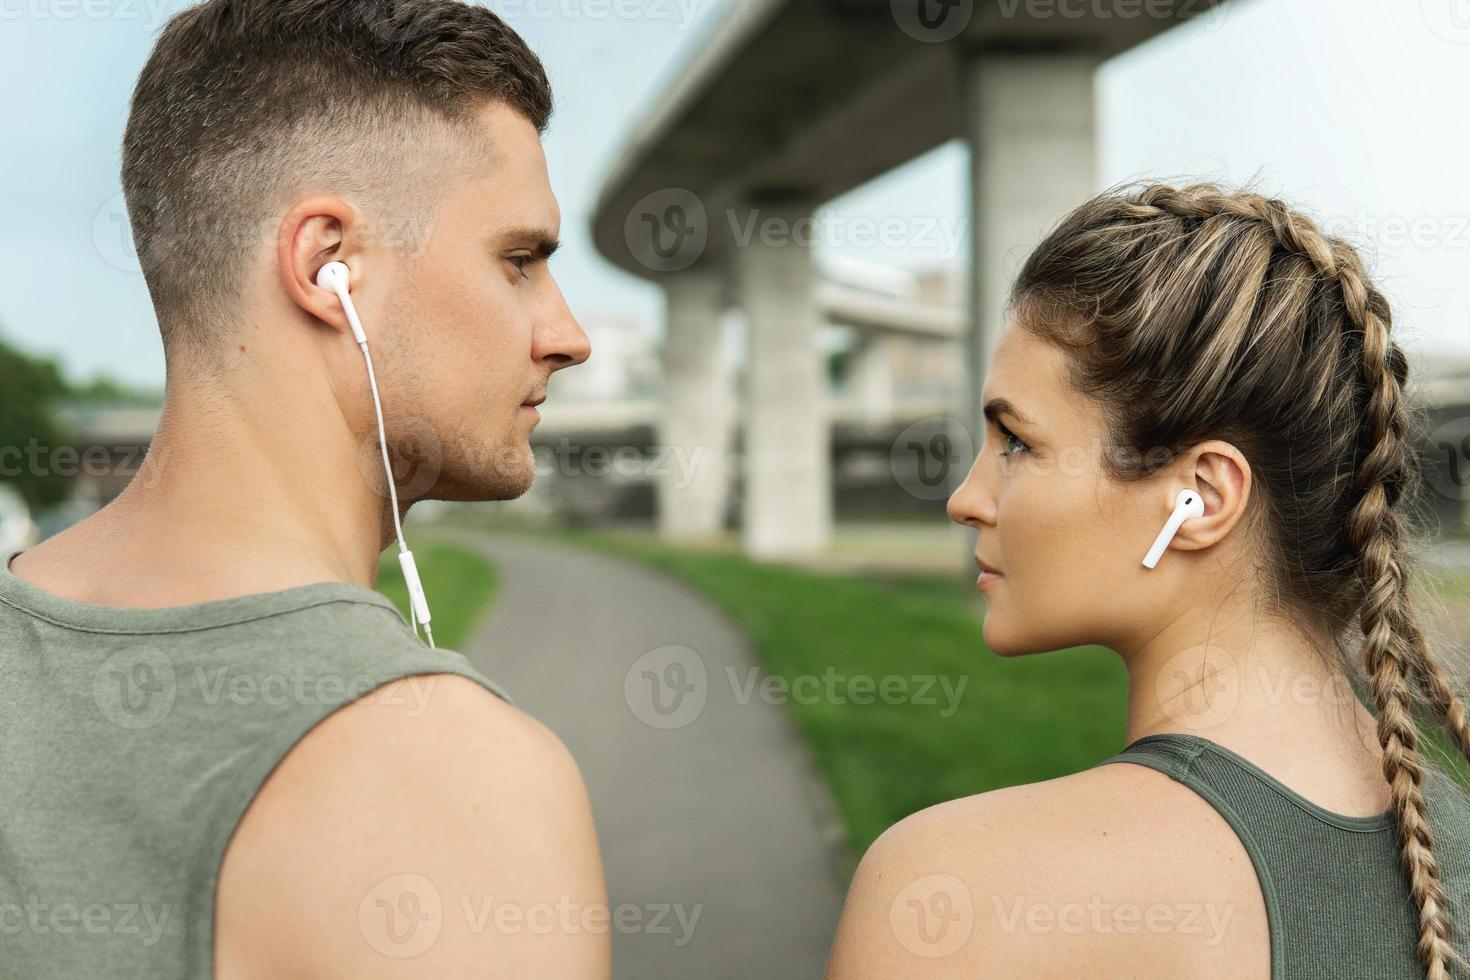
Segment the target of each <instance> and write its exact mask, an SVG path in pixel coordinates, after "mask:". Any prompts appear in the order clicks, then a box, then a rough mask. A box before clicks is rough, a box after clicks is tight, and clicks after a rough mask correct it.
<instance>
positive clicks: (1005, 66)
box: [592, 0, 1225, 557]
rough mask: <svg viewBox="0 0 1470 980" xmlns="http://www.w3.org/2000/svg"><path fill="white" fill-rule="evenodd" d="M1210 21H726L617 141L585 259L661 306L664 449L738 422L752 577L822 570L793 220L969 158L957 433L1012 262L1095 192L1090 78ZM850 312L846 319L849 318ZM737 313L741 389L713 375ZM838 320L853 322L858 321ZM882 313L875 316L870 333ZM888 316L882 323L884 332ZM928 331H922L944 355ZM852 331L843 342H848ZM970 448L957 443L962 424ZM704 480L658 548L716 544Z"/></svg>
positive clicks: (805, 312)
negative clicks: (931, 155)
mask: <svg viewBox="0 0 1470 980" xmlns="http://www.w3.org/2000/svg"><path fill="white" fill-rule="evenodd" d="M1221 2H1223V0H737V2H731V3H730V5H729V10H728V13H727V14H725V15H724V17H723V18H722V20H720V21H719V22H718V23H717V24H716V25H715V26H714V28H713V29H712V30H711V31H710V33H709V34H708V36H707V37H706V38H704V39H703V43H700V44H698V45H697V46H695V47H694V52H693V54H692V56H691V57H690V58H689V59H688V60H687V62H686V63H685V64H684V65H682V66H681V69H680V70H679V71H678V72H677V73H676V74H675V76H674V80H673V81H672V83H671V84H670V85H669V86H668V88H667V89H666V90H665V91H663V92H662V93H660V95H659V97H658V99H657V100H656V102H655V103H654V105H653V107H652V108H651V109H650V110H649V111H648V112H647V113H646V115H644V116H643V117H642V118H641V119H640V120H639V121H638V122H637V124H636V125H635V126H634V127H633V129H632V131H631V133H630V134H629V137H628V140H627V143H626V146H625V148H624V149H623V151H622V153H621V155H620V156H619V157H618V158H617V160H616V162H615V164H614V165H613V167H612V168H611V171H610V172H609V174H608V175H607V177H606V180H605V183H604V186H603V188H602V192H601V196H600V199H599V203H598V205H597V208H596V211H595V213H594V217H593V222H592V225H593V228H592V230H593V237H594V241H595V243H596V246H597V248H598V250H599V251H600V252H601V253H602V254H603V256H605V257H606V258H607V259H608V260H609V261H611V262H613V263H615V264H616V265H618V266H620V267H621V268H623V269H626V270H627V271H629V272H631V273H633V274H635V275H638V276H641V277H643V278H646V279H650V280H652V281H655V282H658V283H659V284H660V285H662V286H663V287H664V290H665V293H666V296H667V319H668V324H667V326H668V334H667V340H666V349H665V371H666V380H667V393H666V396H665V397H666V404H665V406H664V413H663V414H664V418H663V432H662V439H663V440H664V441H666V442H667V443H669V444H675V445H686V446H700V447H704V448H705V449H706V458H713V457H715V456H720V455H723V454H725V452H726V450H727V447H728V445H729V443H728V430H729V426H730V422H731V419H732V418H733V417H735V414H736V413H737V412H738V413H740V415H742V416H743V419H742V421H743V424H744V430H745V438H746V445H747V452H746V453H745V460H744V466H745V473H744V476H745V486H746V493H745V504H744V513H743V535H744V541H745V546H746V550H747V552H749V553H750V554H752V555H754V556H758V557H760V556H771V557H775V556H783V555H799V554H803V553H810V552H814V551H819V550H821V549H822V548H823V547H824V546H825V544H826V542H827V540H828V536H829V533H830V525H831V511H830V501H829V469H828V468H829V455H828V450H829V443H828V440H829V425H828V418H827V413H826V405H825V394H826V392H825V374H824V372H823V371H822V369H821V362H820V359H819V353H818V351H817V347H816V343H815V341H816V334H817V331H818V329H819V326H820V323H821V320H822V316H821V308H822V307H824V306H825V307H829V308H830V307H832V306H833V305H837V304H840V302H841V300H840V299H839V300H838V301H837V304H834V297H833V296H831V295H830V293H829V294H827V295H822V291H821V290H820V289H819V286H818V282H817V277H816V275H815V274H814V270H813V256H812V253H813V251H814V249H813V248H812V247H811V246H812V244H813V241H812V229H811V227H810V221H811V218H812V215H813V213H814V211H815V209H816V208H817V207H818V206H819V205H821V204H822V203H823V202H825V201H827V200H830V199H831V198H833V197H835V196H837V195H839V194H842V193H844V192H846V191H848V190H851V189H852V188H854V187H857V186H858V185H860V184H863V183H865V182H866V181H868V180H870V179H872V178H874V177H877V176H878V175H880V174H882V173H884V172H886V171H888V170H890V169H892V168H894V167H896V166H898V165H900V164H902V163H904V162H906V161H908V160H910V159H912V158H914V157H916V156H918V155H920V154H922V153H924V152H926V151H928V150H930V149H932V148H934V147H936V146H938V145H940V144H941V143H944V142H946V141H948V140H951V139H954V138H962V139H964V140H966V141H967V142H968V143H969V145H970V146H971V148H972V161H973V162H972V167H971V174H970V182H969V183H970V186H969V191H970V195H969V197H970V208H971V213H970V215H969V217H970V228H971V229H972V244H971V254H970V259H971V263H972V266H971V267H972V269H974V270H978V274H977V275H972V276H971V277H970V285H969V286H968V287H967V288H968V296H967V304H966V305H967V307H968V310H967V316H966V317H965V318H964V323H963V325H962V326H963V329H962V334H963V337H964V341H965V343H964V350H965V352H966V365H967V369H968V374H969V381H968V384H967V388H968V399H967V401H968V404H966V405H964V406H956V411H957V413H959V414H960V415H961V417H962V418H964V419H966V420H975V419H978V418H979V404H978V403H979V390H980V384H981V381H982V380H983V377H982V376H983V366H984V364H985V363H986V361H987V360H988V355H989V349H990V346H991V345H992V344H993V341H994V337H995V335H996V334H997V332H998V329H999V318H1000V313H1001V304H1002V302H1003V300H1004V295H1005V290H1006V287H1007V285H1008V282H1009V279H1010V277H1011V276H1012V275H1013V274H1014V272H1015V267H1016V263H1017V261H1018V260H1019V258H1020V257H1021V256H1022V255H1023V254H1024V249H1025V246H1027V245H1030V244H1033V243H1034V242H1035V241H1037V240H1038V238H1039V237H1040V235H1041V233H1042V232H1043V231H1044V230H1045V229H1046V227H1047V226H1048V225H1049V224H1050V223H1052V222H1054V221H1055V220H1056V219H1057V218H1058V217H1060V216H1061V214H1062V213H1064V212H1065V211H1066V210H1068V209H1070V208H1071V207H1072V206H1074V205H1076V204H1077V203H1080V202H1081V200H1083V199H1084V198H1085V197H1087V196H1088V195H1089V194H1091V193H1093V192H1095V190H1096V187H1095V162H1094V161H1095V135H1094V131H1095V109H1094V101H1095V100H1094V91H1093V84H1094V76H1095V74H1096V69H1097V66H1098V64H1099V62H1101V61H1102V60H1103V59H1105V58H1108V57H1110V56H1112V55H1115V54H1118V53H1120V52H1122V51H1125V50H1127V49H1129V48H1131V47H1133V46H1135V45H1138V44H1140V43H1142V42H1144V41H1147V40H1148V39H1150V38H1152V37H1154V36H1156V35H1158V34H1160V33H1162V32H1164V31H1166V30H1169V29H1170V28H1172V27H1174V26H1175V25H1177V24H1179V23H1181V22H1184V21H1189V20H1194V19H1197V18H1203V19H1206V20H1208V19H1212V18H1218V17H1220V16H1223V13H1224V10H1225V8H1224V7H1223V6H1221ZM848 298H849V299H851V297H848ZM730 304H737V305H739V306H740V307H742V308H743V310H744V313H745V318H746V322H747V327H748V336H749V348H748V349H749V362H748V367H747V385H746V390H745V391H744V392H743V393H742V395H743V397H740V398H737V397H736V395H735V393H734V392H733V391H731V374H730V369H729V366H728V365H726V364H724V363H723V361H722V358H721V356H720V353H721V345H720V341H719V327H720V320H721V314H722V313H723V311H724V310H725V308H726V307H727V306H728V305H730ZM853 312H854V315H855V316H861V315H862V314H863V311H862V310H860V309H856V310H854V311H853ZM881 312H882V311H880V313H881ZM888 312H892V311H888ZM943 320H944V318H943V317H942V316H941V317H939V318H938V319H937V320H935V321H932V322H930V323H928V324H927V327H928V329H929V330H930V331H931V332H932V333H933V334H936V335H939V336H942V335H944V334H945V333H947V332H949V330H950V329H952V327H951V325H950V324H948V323H945V322H943ZM859 325H860V324H859ZM967 424H969V425H971V426H972V427H973V422H967ZM728 482H729V480H728V473H727V471H725V469H724V468H723V467H722V466H719V465H715V466H710V467H707V468H706V469H705V471H704V472H702V473H701V474H700V477H699V479H697V480H696V481H695V482H694V483H693V484H691V485H689V486H686V487H680V488H675V487H669V488H666V490H665V491H664V492H663V493H662V494H661V498H660V509H661V519H660V523H661V526H662V528H663V530H664V532H665V533H666V534H667V535H668V536H670V537H675V538H679V537H690V536H699V535H703V534H706V533H709V532H711V531H713V530H715V529H716V528H717V527H718V522H719V519H720V516H721V514H722V513H723V510H724V507H723V503H724V500H725V494H726V492H727V485H728Z"/></svg>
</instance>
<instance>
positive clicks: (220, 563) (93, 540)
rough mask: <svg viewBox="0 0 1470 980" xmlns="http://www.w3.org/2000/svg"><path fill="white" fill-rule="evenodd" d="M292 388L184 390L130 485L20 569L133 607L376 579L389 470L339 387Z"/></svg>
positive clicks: (69, 594)
mask: <svg viewBox="0 0 1470 980" xmlns="http://www.w3.org/2000/svg"><path fill="white" fill-rule="evenodd" d="M293 394H294V396H295V397H294V400H292V401H290V402H285V401H282V400H280V398H279V397H278V393H277V392H273V393H272V397H258V398H251V397H245V396H241V395H238V394H235V393H224V394H221V393H218V392H210V393H208V394H207V395H206V394H204V393H202V392H199V391H189V390H181V389H175V388H171V389H170V391H169V395H168V399H167V402H166V405H165V408H164V413H163V419H162V421H161V422H160V425H159V428H158V432H157V434H156V436H155V438H154V440H153V443H152V445H151V446H150V448H149V452H148V456H147V458H146V459H145V460H144V462H143V464H142V466H141V467H140V468H139V471H138V473H137V475H136V476H135V477H134V478H133V480H132V482H131V483H130V484H129V486H128V488H127V489H126V490H125V491H124V492H123V493H122V494H121V495H120V496H119V497H118V498H117V499H116V500H114V501H113V502H112V503H111V504H109V505H108V506H106V507H104V508H103V509H102V510H100V511H99V512H98V513H96V514H94V515H92V516H91V517H90V518H88V519H87V520H85V521H82V522H81V523H79V524H78V525H76V526H75V527H73V528H70V529H68V530H67V531H64V532H62V533H61V534H59V535H57V536H56V537H54V538H52V539H50V540H48V541H46V542H44V543H43V544H41V545H38V546H37V547H36V548H34V549H32V550H31V551H29V552H27V553H26V554H25V555H23V556H22V557H21V558H20V559H17V561H16V562H15V563H14V564H13V565H12V566H11V570H12V571H14V572H15V573H16V574H17V575H19V576H20V577H22V578H24V579H25V580H27V581H28V582H30V583H31V584H33V585H35V586H36V587H38V588H41V589H44V590H45V591H48V592H51V593H53V594H56V595H60V596H62V597H63V598H68V599H72V600H73V601H77V602H85V603H88V604H93V605H105V606H116V607H127V608H157V607H165V606H178V605H188V604H192V603H197V602H208V601H213V600H217V599H226V598H232V597H235V596H241V595H253V594H257V593H262V592H275V591H279V590H281V589H286V588H291V587H294V586H300V585H309V584H313V583H317V582H325V581H345V582H351V583H354V584H356V585H361V586H363V587H365V588H373V587H374V586H375V585H376V583H377V569H378V558H379V555H380V554H381V552H382V549H383V547H384V546H385V545H386V544H387V543H388V542H389V541H391V540H392V515H391V511H390V509H389V506H388V502H387V500H386V498H385V496H384V495H383V493H382V490H381V487H382V483H383V480H382V475H381V471H380V470H373V469H372V468H370V467H367V466H365V465H360V460H364V459H366V460H372V459H376V458H377V457H376V455H368V454H367V453H366V452H365V451H364V447H363V446H362V445H361V444H360V443H361V440H359V439H358V438H357V437H356V436H354V435H353V433H352V432H351V431H350V429H349V427H348V425H347V423H346V421H345V420H344V419H343V418H342V415H341V412H340V410H339V409H338V407H337V404H336V403H335V401H334V400H333V398H332V396H331V393H330V392H329V391H326V390H313V389H312V388H311V387H309V386H308V387H305V388H298V389H296V391H295V392H294V393H293ZM375 476H376V477H377V480H376V483H375V482H373V480H374V477H375Z"/></svg>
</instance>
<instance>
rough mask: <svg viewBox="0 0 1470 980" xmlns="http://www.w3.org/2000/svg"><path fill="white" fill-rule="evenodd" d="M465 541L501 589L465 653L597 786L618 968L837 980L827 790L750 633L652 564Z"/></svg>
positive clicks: (464, 534)
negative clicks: (775, 696) (830, 961)
mask: <svg viewBox="0 0 1470 980" xmlns="http://www.w3.org/2000/svg"><path fill="white" fill-rule="evenodd" d="M426 530H427V528H426ZM452 533H453V540H454V541H455V542H456V543H459V544H464V545H467V546H473V547H478V548H480V549H481V550H482V551H483V552H484V553H485V554H486V555H487V556H488V557H489V558H490V559H491V560H492V561H493V562H494V563H495V564H496V565H497V566H498V568H499V570H500V582H501V585H500V594H499V596H498V598H497V600H496V602H495V607H494V609H493V610H492V611H491V613H490V615H489V617H488V618H487V620H486V622H485V623H484V624H482V625H481V628H480V630H479V632H478V634H477V635H476V636H475V637H474V639H472V640H471V641H469V642H468V643H467V644H466V647H465V649H463V650H462V651H461V652H463V653H464V654H465V656H467V657H468V658H469V659H470V660H471V661H472V662H473V663H474V664H475V666H476V667H477V668H479V669H480V670H482V671H483V672H484V673H485V674H487V675H488V676H490V677H492V678H494V679H495V680H496V681H498V682H500V683H502V684H504V685H505V687H506V690H507V691H508V692H509V693H510V695H511V697H512V698H513V699H514V700H515V703H516V704H517V705H518V706H520V707H521V708H522V709H523V710H525V711H527V712H529V713H530V714H532V715H534V716H535V717H536V718H538V719H540V720H541V721H542V722H543V723H545V724H546V725H547V726H548V727H550V728H551V729H552V730H553V731H555V732H556V733H557V735H559V736H560V737H561V738H562V740H563V741H565V742H566V744H567V746H568V747H569V748H570V749H571V752H572V754H573V755H574V756H575V757H576V759H577V762H578V763H579V765H580V766H581V769H582V773H583V776H584V778H585V779H586V781H587V787H588V791H589V793H590V795H591V798H592V807H593V811H594V814H595V817H596V820H597V829H598V837H599V840H600V842H601V847H602V856H603V862H604V864H605V866H606V870H607V880H608V900H609V904H610V906H611V912H612V914H613V923H614V925H613V928H612V949H613V976H614V977H615V978H617V980H722V978H729V980H757V978H759V980H787V978H790V980H814V978H820V977H821V975H822V970H823V966H824V964H825V961H826V956H827V951H828V949H829V947H830V944H831V940H832V935H833V932H834V930H835V929H836V925H837V917H838V913H839V911H840V909H841V902H842V889H841V886H840V884H839V882H838V877H837V872H836V869H835V860H834V853H835V852H834V850H833V824H832V818H831V816H830V815H829V807H828V806H827V805H826V794H825V787H822V786H821V785H820V784H819V782H818V777H817V773H816V771H815V769H814V768H813V767H812V764H811V762H810V758H809V754H808V751H807V749H806V746H805V744H804V743H802V742H801V741H800V740H799V737H798V735H797V733H796V731H795V729H794V727H793V724H792V722H791V721H790V720H789V719H788V718H787V717H786V716H785V714H784V712H785V711H786V708H785V707H784V706H782V705H779V704H770V703H768V702H767V701H765V700H762V698H761V696H760V689H759V687H758V685H757V686H755V687H752V686H751V684H752V681H753V679H754V678H756V677H758V676H760V675H758V674H756V673H755V670H756V664H757V661H756V659H755V656H754V654H753V652H752V650H751V649H750V647H749V644H748V643H747V641H746V640H745V638H744V636H743V635H742V634H741V633H740V631H739V630H738V629H737V628H736V627H735V626H734V625H733V624H732V623H731V622H730V621H729V620H728V619H726V618H725V617H724V615H723V614H721V613H720V612H719V611H718V610H716V609H715V608H713V607H712V606H711V605H710V604H709V603H708V602H706V601H705V600H704V599H703V598H702V597H700V596H698V595H697V594H695V593H694V592H693V591H691V590H690V589H689V588H687V587H686V586H684V585H682V584H681V583H679V582H676V581H674V580H672V579H670V578H668V577H666V576H664V575H662V574H661V573H659V572H657V571H655V570H653V569H650V568H647V567H644V566H642V565H637V564H631V563H629V562H626V561H623V560H620V559H618V558H616V557H613V556H610V555H606V554H603V553H600V552H593V551H583V550H581V549H576V548H572V547H570V546H567V545H563V544H560V543H552V542H547V541H542V540H539V539H535V538H529V537H523V536H518V535H504V534H495V533H489V532H481V531H470V530H464V531H460V530H459V529H455V530H454V531H453V532H452ZM436 536H439V537H443V536H445V532H444V531H443V530H441V531H439V532H438V533H437V534H436ZM619 915H621V916H622V917H623V918H622V919H621V920H620V919H619V918H618V916H619ZM619 922H621V925H619Z"/></svg>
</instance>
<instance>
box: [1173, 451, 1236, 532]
mask: <svg viewBox="0 0 1470 980" xmlns="http://www.w3.org/2000/svg"><path fill="white" fill-rule="evenodd" d="M1177 462H1178V466H1179V468H1178V470H1177V471H1176V472H1177V473H1178V474H1179V476H1180V477H1181V478H1182V479H1183V480H1184V481H1185V482H1186V483H1187V484H1190V485H1193V486H1195V487H1198V488H1199V491H1200V495H1201V496H1202V497H1204V501H1205V514H1204V516H1203V517H1195V518H1191V519H1190V520H1187V521H1185V522H1184V524H1183V525H1182V526H1181V527H1180V528H1179V532H1178V533H1177V534H1176V535H1175V536H1174V541H1173V543H1172V544H1171V545H1170V547H1172V548H1178V549H1180V550H1182V551H1197V550H1200V549H1203V548H1208V547H1209V546H1210V545H1213V544H1216V543H1217V542H1219V541H1221V540H1223V539H1224V538H1225V536H1226V535H1227V534H1229V533H1230V532H1231V531H1232V530H1233V529H1234V528H1235V526H1236V525H1237V524H1239V523H1240V521H1241V519H1242V518H1244V517H1245V514H1246V508H1247V505H1248V504H1249V503H1250V494H1251V467H1250V463H1248V462H1247V461H1246V458H1245V454H1243V453H1242V452H1241V451H1240V450H1239V449H1236V448H1235V447H1234V446H1233V445H1231V444H1230V443H1228V442H1225V441H1223V440H1220V439H1211V440H1208V441H1206V442H1202V443H1199V444H1198V445H1196V446H1194V447H1193V448H1191V449H1190V450H1189V452H1188V453H1186V454H1185V455H1184V457H1183V458H1181V459H1180V460H1178V461H1177ZM1171 469H1172V468H1171Z"/></svg>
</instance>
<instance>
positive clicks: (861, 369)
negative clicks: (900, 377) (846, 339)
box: [847, 335, 894, 423]
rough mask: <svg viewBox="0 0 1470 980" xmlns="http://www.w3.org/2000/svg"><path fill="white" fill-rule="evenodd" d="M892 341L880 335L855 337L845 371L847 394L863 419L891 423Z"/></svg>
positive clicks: (892, 406) (858, 416) (892, 397)
mask: <svg viewBox="0 0 1470 980" xmlns="http://www.w3.org/2000/svg"><path fill="white" fill-rule="evenodd" d="M892 343H893V342H892V341H891V340H890V339H889V338H887V337H883V336H872V335H869V336H865V337H859V338H857V343H856V344H855V346H854V347H853V350H852V367H851V368H850V370H849V372H848V382H847V388H848V397H849V399H850V401H851V403H852V405H853V408H854V411H855V413H856V417H857V418H858V419H859V420H861V421H863V422H876V423H882V422H891V421H892V420H893V411H894V393H893V349H892Z"/></svg>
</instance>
